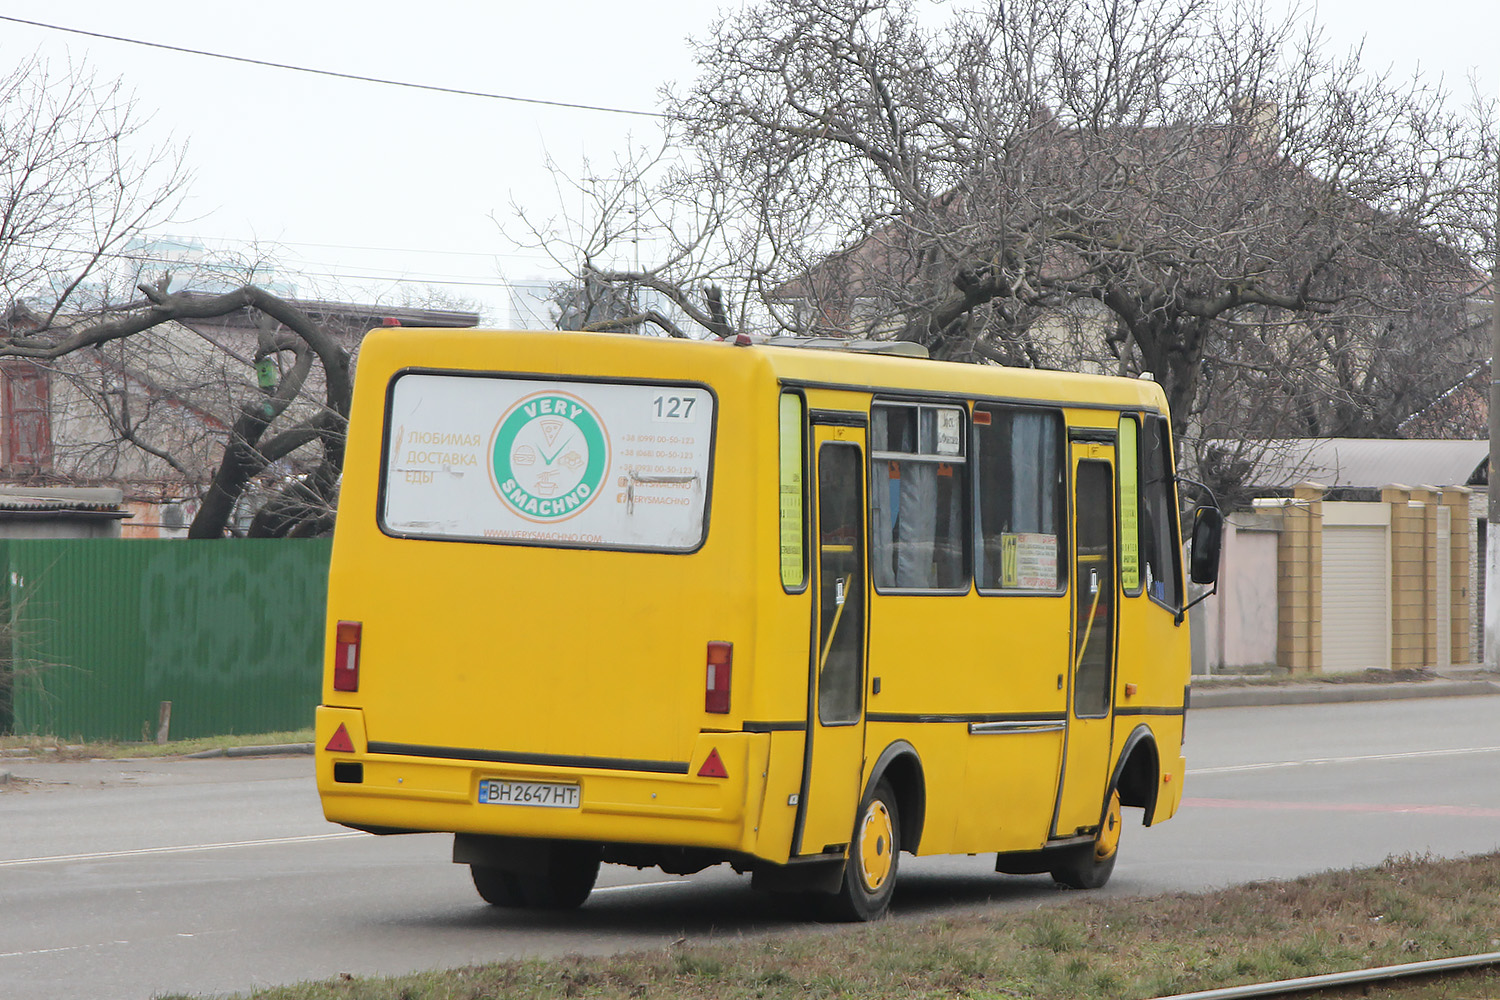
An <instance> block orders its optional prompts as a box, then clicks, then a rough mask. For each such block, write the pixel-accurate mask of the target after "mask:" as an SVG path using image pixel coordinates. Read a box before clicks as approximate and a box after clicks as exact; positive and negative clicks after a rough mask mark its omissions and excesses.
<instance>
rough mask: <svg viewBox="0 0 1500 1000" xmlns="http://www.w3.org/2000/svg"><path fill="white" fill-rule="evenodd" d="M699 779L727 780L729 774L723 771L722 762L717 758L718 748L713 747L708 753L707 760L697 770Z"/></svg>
mask: <svg viewBox="0 0 1500 1000" xmlns="http://www.w3.org/2000/svg"><path fill="white" fill-rule="evenodd" d="M698 777H700V778H727V777H729V772H728V771H726V770H724V761H723V760H721V759H720V758H719V748H718V747H715V748H713V749H712V750H710V751H709V752H708V759H707V760H705V761H704V762H703V766H702V767H700V768H698Z"/></svg>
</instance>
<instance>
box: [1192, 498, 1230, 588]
mask: <svg viewBox="0 0 1500 1000" xmlns="http://www.w3.org/2000/svg"><path fill="white" fill-rule="evenodd" d="M1223 541H1224V515H1223V514H1222V513H1221V512H1220V511H1219V508H1217V507H1199V508H1198V509H1197V510H1195V511H1193V536H1192V542H1191V544H1192V565H1191V567H1190V570H1189V573H1190V576H1191V577H1192V580H1193V582H1194V583H1203V584H1211V583H1217V582H1218V579H1219V549H1220V547H1221V545H1222V544H1223Z"/></svg>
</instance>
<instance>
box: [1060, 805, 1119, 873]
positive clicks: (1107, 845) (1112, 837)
mask: <svg viewBox="0 0 1500 1000" xmlns="http://www.w3.org/2000/svg"><path fill="white" fill-rule="evenodd" d="M1119 853H1120V793H1119V792H1118V791H1116V790H1114V789H1110V793H1109V805H1108V806H1107V807H1106V808H1105V810H1104V822H1103V823H1101V824H1099V832H1098V833H1097V834H1095V835H1094V842H1093V843H1092V844H1084V845H1083V846H1082V847H1073V848H1068V849H1067V850H1066V851H1062V852H1060V853H1059V854H1058V857H1057V860H1056V862H1055V863H1054V864H1053V866H1052V878H1053V879H1054V880H1056V881H1057V882H1059V883H1060V884H1062V885H1065V886H1067V887H1068V888H1070V889H1101V888H1103V887H1104V884H1105V883H1106V882H1108V881H1109V876H1110V875H1111V874H1112V873H1113V872H1114V870H1115V858H1116V857H1118V856H1119Z"/></svg>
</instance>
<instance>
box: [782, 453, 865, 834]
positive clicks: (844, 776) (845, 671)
mask: <svg viewBox="0 0 1500 1000" xmlns="http://www.w3.org/2000/svg"><path fill="white" fill-rule="evenodd" d="M864 437H865V431H864V428H863V427H853V426H844V425H836V426H829V425H822V424H814V425H813V454H814V455H815V456H816V464H817V471H816V474H815V476H814V483H815V488H816V495H815V499H814V502H813V510H814V511H815V516H816V522H815V524H814V526H813V530H814V537H815V538H816V539H817V547H816V553H817V562H816V564H815V565H816V574H815V578H814V588H815V595H816V596H815V598H814V610H813V621H812V623H811V629H812V638H813V640H814V641H813V643H812V655H811V657H810V662H809V676H808V698H807V749H806V754H805V756H804V758H803V761H804V762H803V772H802V792H801V800H800V804H799V811H798V822H797V837H796V843H795V844H794V845H793V850H792V854H793V855H795V856H807V855H812V854H824V853H829V852H830V851H842V850H843V849H844V846H845V845H847V844H848V843H849V838H850V836H851V834H852V833H853V830H854V813H855V810H856V809H857V808H858V807H859V796H860V792H861V788H860V780H861V778H862V772H863V769H864V750H865V726H864V690H865V635H866V630H865V591H866V583H865V496H864V484H865V459H864Z"/></svg>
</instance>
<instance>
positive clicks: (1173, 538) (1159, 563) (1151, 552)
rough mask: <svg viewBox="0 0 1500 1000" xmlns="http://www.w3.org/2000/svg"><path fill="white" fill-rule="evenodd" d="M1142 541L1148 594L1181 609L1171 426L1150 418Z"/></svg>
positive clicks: (1143, 446)
mask: <svg viewBox="0 0 1500 1000" xmlns="http://www.w3.org/2000/svg"><path fill="white" fill-rule="evenodd" d="M1140 450H1141V466H1140V469H1141V478H1140V493H1141V512H1140V539H1141V543H1140V545H1141V562H1142V573H1143V575H1144V578H1145V580H1144V582H1145V586H1146V593H1147V594H1149V595H1150V596H1151V597H1152V598H1154V599H1155V600H1157V601H1160V602H1161V603H1163V604H1165V605H1166V606H1167V607H1169V608H1174V609H1175V608H1180V607H1182V564H1181V563H1182V559H1181V554H1180V547H1179V546H1178V544H1177V534H1178V528H1177V509H1176V505H1175V504H1174V503H1173V495H1174V491H1173V489H1172V484H1173V476H1174V468H1175V467H1174V465H1173V462H1172V427H1171V425H1170V424H1169V423H1168V422H1167V421H1166V419H1165V418H1163V417H1151V416H1148V417H1146V419H1145V422H1144V425H1143V426H1142V427H1141V442H1140Z"/></svg>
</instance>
